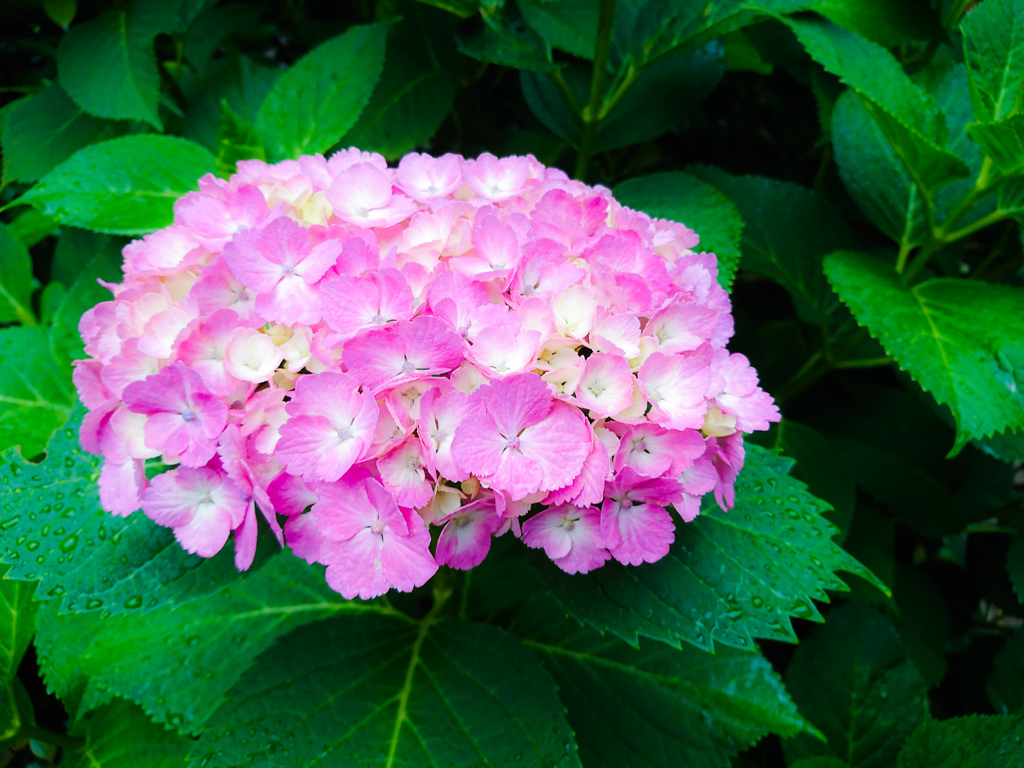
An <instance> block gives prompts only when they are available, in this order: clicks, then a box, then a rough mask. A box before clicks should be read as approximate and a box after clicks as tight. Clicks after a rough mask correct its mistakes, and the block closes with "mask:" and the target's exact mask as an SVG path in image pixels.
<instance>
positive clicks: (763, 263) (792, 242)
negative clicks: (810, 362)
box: [688, 166, 853, 325]
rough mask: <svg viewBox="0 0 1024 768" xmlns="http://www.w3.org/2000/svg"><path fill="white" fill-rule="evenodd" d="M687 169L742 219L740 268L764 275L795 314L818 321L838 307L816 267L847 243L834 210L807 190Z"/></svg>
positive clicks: (845, 231)
mask: <svg viewBox="0 0 1024 768" xmlns="http://www.w3.org/2000/svg"><path fill="white" fill-rule="evenodd" d="M688 171H689V172H690V173H692V174H693V175H695V176H697V177H698V178H700V179H702V180H704V181H706V182H707V183H708V184H710V185H711V186H713V187H715V188H716V189H717V190H718V191H719V192H721V193H722V194H724V195H725V196H726V197H728V198H729V199H730V200H732V201H733V203H735V204H736V208H737V209H738V210H739V212H740V217H741V218H742V219H743V224H744V229H743V241H742V244H741V250H742V252H743V259H742V261H741V262H740V266H742V267H743V268H744V269H749V270H752V271H754V272H759V273H761V274H763V275H765V276H766V277H770V278H772V279H773V280H775V281H776V282H778V283H779V284H780V285H782V286H783V287H784V288H785V289H786V290H788V291H789V293H790V295H791V296H792V297H793V303H794V305H795V306H796V310H797V314H799V315H800V317H801V318H803V319H804V320H806V321H808V322H812V323H816V324H819V325H823V324H825V323H826V322H828V320H829V318H830V317H831V316H832V314H833V312H835V310H836V308H837V307H838V306H839V299H838V298H837V297H836V295H835V294H834V293H833V292H832V289H831V288H829V285H828V281H827V280H826V279H825V276H824V274H822V271H821V260H822V258H824V256H825V254H827V253H829V252H830V251H833V250H837V249H839V248H845V247H849V246H850V245H852V242H853V237H852V235H851V234H850V231H849V229H848V228H847V226H846V223H845V222H844V221H843V218H842V216H840V215H839V212H838V211H837V210H836V209H835V208H834V207H833V206H832V205H831V204H830V203H828V202H827V201H826V200H824V199H823V198H820V197H818V196H817V195H815V194H814V193H813V192H811V190H809V189H806V188H805V187H801V186H799V185H797V184H790V183H788V182H785V181H777V180H775V179H767V178H764V177H761V176H731V175H729V174H727V173H725V172H724V171H722V170H719V169H718V168H712V167H710V166H695V167H691V168H689V169H688Z"/></svg>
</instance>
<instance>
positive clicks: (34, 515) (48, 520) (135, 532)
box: [0, 406, 238, 614]
mask: <svg viewBox="0 0 1024 768" xmlns="http://www.w3.org/2000/svg"><path fill="white" fill-rule="evenodd" d="M83 413H84V408H82V407H81V406H79V407H78V408H77V409H76V410H75V412H74V413H73V415H72V417H71V419H70V421H68V423H67V424H65V425H64V426H63V427H61V428H60V429H58V430H57V432H56V434H55V435H54V436H53V438H52V439H51V440H50V443H49V444H48V445H47V447H46V458H45V459H44V460H43V461H42V462H40V463H38V464H34V463H32V462H30V461H28V460H27V459H25V458H24V457H23V456H22V455H21V452H20V450H18V449H17V448H11V449H9V450H7V451H5V452H4V453H3V454H0V562H4V563H7V564H9V565H10V566H11V569H10V571H9V572H8V574H7V578H9V579H18V580H22V581H38V582H39V586H38V587H37V589H36V599H37V600H51V599H56V600H62V601H63V606H62V609H63V610H66V611H97V610H101V609H102V610H103V611H104V612H105V613H109V614H117V613H123V612H125V611H137V610H142V611H143V612H145V611H150V610H152V609H154V608H156V607H158V606H160V605H165V604H167V603H173V602H178V601H180V600H182V599H187V598H189V597H193V596H195V595H197V594H203V593H205V592H209V591H211V590H213V589H216V588H217V587H219V586H221V585H223V584H224V583H226V582H228V581H230V580H232V579H234V578H237V577H238V572H237V570H236V569H235V567H234V564H233V563H232V552H231V551H230V549H229V548H226V549H225V550H223V551H222V552H221V553H220V555H218V556H217V557H215V558H212V559H211V560H204V559H203V558H201V557H197V556H195V555H190V554H188V553H187V552H185V551H184V550H183V549H182V548H181V547H180V546H178V544H177V542H175V540H174V535H173V534H172V533H171V531H170V529H168V528H161V527H160V526H158V525H156V524H155V523H153V522H152V521H150V520H149V518H147V517H146V516H145V515H143V514H142V513H141V512H135V513H133V514H131V515H130V516H128V517H127V518H119V517H114V516H113V515H111V514H110V513H109V512H106V511H104V510H103V509H102V508H101V507H100V501H99V491H98V489H97V485H96V482H97V480H98V479H99V475H100V465H101V462H100V459H99V457H97V456H92V455H91V454H89V453H86V452H85V451H83V450H82V448H81V446H79V444H78V428H79V425H80V423H81V420H82V415H83Z"/></svg>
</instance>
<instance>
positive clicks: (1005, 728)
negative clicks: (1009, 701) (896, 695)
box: [896, 715, 1024, 768]
mask: <svg viewBox="0 0 1024 768" xmlns="http://www.w3.org/2000/svg"><path fill="white" fill-rule="evenodd" d="M1022 729H1024V720H1022V719H1021V718H1020V717H1012V716H1009V715H1003V716H995V717H986V716H984V715H971V716H969V717H956V718H953V719H951V720H927V721H925V722H923V723H921V725H920V726H919V727H918V728H917V730H915V731H914V732H913V733H912V734H911V736H910V738H909V739H907V743H906V744H904V745H903V749H901V750H900V755H899V762H898V763H897V764H896V765H897V768H1022V766H1024V746H1022V745H1021V732H1022Z"/></svg>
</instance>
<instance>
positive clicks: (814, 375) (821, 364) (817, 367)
mask: <svg viewBox="0 0 1024 768" xmlns="http://www.w3.org/2000/svg"><path fill="white" fill-rule="evenodd" d="M831 367H832V364H831V363H830V362H828V361H827V360H826V359H825V353H824V351H823V350H820V349H819V350H818V351H817V352H815V353H814V354H812V355H811V356H810V357H808V358H807V360H806V361H805V362H804V364H803V365H802V366H800V369H799V370H798V371H797V372H796V373H794V374H793V375H792V376H791V377H790V379H789V381H787V382H786V383H785V384H783V385H782V386H781V387H779V388H778V389H777V390H776V391H775V392H774V395H775V400H776V402H779V403H781V402H783V401H785V400H787V399H788V398H790V397H792V396H793V395H795V394H796V393H797V392H800V391H801V390H804V389H806V388H807V387H809V386H810V385H811V384H813V383H814V382H815V381H817V380H818V379H820V378H821V377H822V376H824V375H825V374H826V373H828V371H829V369H831Z"/></svg>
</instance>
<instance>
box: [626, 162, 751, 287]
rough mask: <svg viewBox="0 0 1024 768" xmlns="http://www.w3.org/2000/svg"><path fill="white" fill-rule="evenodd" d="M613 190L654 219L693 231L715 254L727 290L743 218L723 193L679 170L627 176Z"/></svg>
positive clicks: (736, 261) (736, 263) (720, 279)
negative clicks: (667, 221) (669, 221)
mask: <svg viewBox="0 0 1024 768" xmlns="http://www.w3.org/2000/svg"><path fill="white" fill-rule="evenodd" d="M613 193H614V195H615V199H616V200H618V201H619V202H620V203H622V204H623V205H627V206H629V207H630V208H635V209H636V210H639V211H643V212H644V213H646V214H648V215H649V216H653V217H654V218H659V219H669V220H671V221H678V222H680V223H681V224H685V225H686V226H688V227H690V228H691V229H692V230H693V231H694V232H696V233H697V234H698V235H699V236H700V247H701V249H702V250H706V251H713V252H714V253H715V255H717V256H718V282H719V283H720V284H721V286H722V287H723V288H725V289H726V290H729V288H730V287H731V286H732V279H733V277H734V276H735V274H736V268H737V267H738V266H739V261H740V248H739V246H740V237H741V235H742V233H743V220H742V219H741V218H740V214H739V212H738V211H737V210H736V206H734V205H733V204H732V202H731V201H730V200H729V199H728V198H727V197H726V196H725V195H723V194H722V193H721V192H719V191H718V190H717V189H715V188H714V187H712V186H711V185H710V184H706V183H705V182H703V181H701V180H700V179H698V178H696V177H694V176H690V175H689V174H686V173H681V172H679V171H675V172H670V173H655V174H652V175H650V176H640V177H638V178H635V179H629V180H628V181H624V182H622V183H621V184H619V185H618V186H616V187H615V189H614V190H613Z"/></svg>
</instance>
